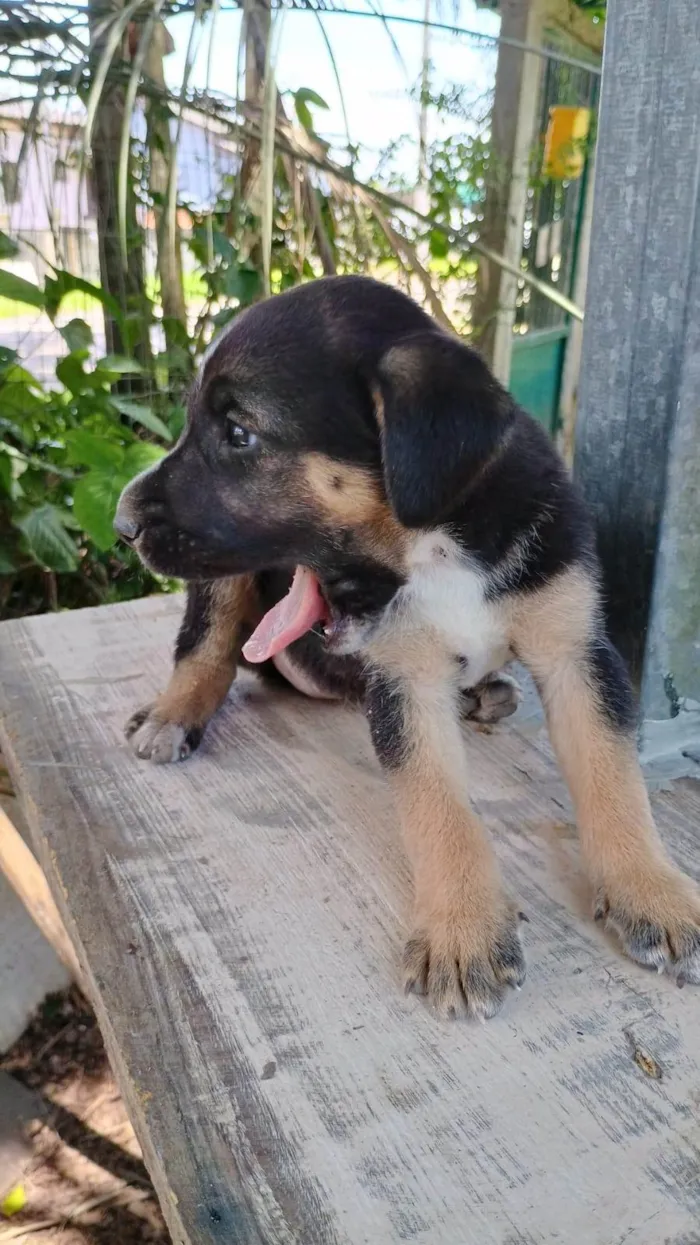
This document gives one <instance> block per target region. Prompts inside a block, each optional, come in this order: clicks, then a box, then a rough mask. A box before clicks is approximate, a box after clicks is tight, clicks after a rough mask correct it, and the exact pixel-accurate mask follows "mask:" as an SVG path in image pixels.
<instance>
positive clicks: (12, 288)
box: [0, 268, 46, 309]
mask: <svg viewBox="0 0 700 1245" xmlns="http://www.w3.org/2000/svg"><path fill="white" fill-rule="evenodd" d="M0 297H2V298H11V299H12V300H13V302H16V303H26V304H27V305H28V306H29V307H38V308H39V309H42V308H44V307H45V306H46V297H45V295H44V291H43V290H40V289H39V286H38V285H34V284H33V283H32V282H31V281H25V279H24V277H18V276H17V274H16V273H14V272H8V271H7V269H6V268H0Z"/></svg>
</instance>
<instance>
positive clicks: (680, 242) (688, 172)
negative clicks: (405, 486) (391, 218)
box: [574, 0, 700, 718]
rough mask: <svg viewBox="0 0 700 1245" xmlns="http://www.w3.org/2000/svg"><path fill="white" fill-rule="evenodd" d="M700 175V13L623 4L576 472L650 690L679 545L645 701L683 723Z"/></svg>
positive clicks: (617, 2)
mask: <svg viewBox="0 0 700 1245" xmlns="http://www.w3.org/2000/svg"><path fill="white" fill-rule="evenodd" d="M699 160H700V5H699V4H698V2H697V0H673V3H670V4H663V3H661V4H660V3H659V2H658V0H610V2H609V4H608V8H607V17H606V29H605V55H604V61H603V81H602V92H601V105H600V117H599V133H598V143H597V153H596V183H595V194H594V204H593V228H592V240H591V252H590V266H589V275H588V285H587V294H586V303H587V306H586V322H585V327H584V335H583V354H582V360H581V381H580V391H579V404H578V418H577V429H576V451H575V457H574V472H575V475H576V476H577V478H578V480H579V481H580V483H581V485H582V487H583V490H584V492H585V494H586V497H587V500H588V501H589V503H590V504H591V506H592V507H593V509H594V511H595V514H596V517H597V520H598V529H599V544H600V552H601V556H602V559H603V565H604V570H605V572H606V587H607V596H608V602H609V612H610V622H611V626H612V630H613V638H614V639H615V641H616V643H617V644H618V646H619V647H620V648H621V650H622V652H623V654H624V656H625V657H626V659H627V660H628V661H629V662H630V663H631V664H632V667H633V670H634V672H635V674H636V676H637V678H638V679H639V680H641V677H642V670H643V666H644V661H645V657H646V652H645V650H646V638H647V625H648V621H649V613H650V609H651V606H652V596H653V591H654V579H655V576H656V574H657V552H658V545H659V537H660V530H661V528H662V527H665V529H666V544H667V546H668V542H669V541H671V542H672V549H671V550H669V549H668V547H667V548H666V550H665V553H664V558H665V561H666V564H667V565H668V564H669V563H672V564H673V565H672V567H671V570H672V574H671V575H670V576H669V577H668V579H667V580H666V582H665V583H664V585H663V589H662V592H663V595H662V599H661V603H663V601H665V602H666V604H667V605H669V604H671V603H673V608H675V609H676V610H677V611H679V614H678V615H677V620H676V625H675V626H674V625H673V624H672V623H671V625H670V626H669V625H668V621H667V620H664V623H665V632H666V636H667V639H668V643H667V644H664V642H663V641H662V640H661V639H660V637H659V636H658V635H657V636H656V638H655V643H656V648H657V653H656V655H655V657H654V666H655V670H654V674H655V676H656V677H655V680H654V686H653V687H651V686H649V683H648V681H647V682H646V686H645V688H644V692H645V699H646V700H647V704H646V706H645V708H646V711H647V713H648V715H649V716H653V717H659V716H664V717H667V718H668V717H670V716H673V715H674V714H676V713H677V712H678V708H679V704H678V702H679V700H682V698H683V697H689V698H691V697H692V698H694V699H696V700H697V699H698V698H699V697H700V663H699V662H698V628H699V627H700V578H699V576H700V571H699V569H698V567H699V566H700V562H699V561H698V558H697V552H698V548H699V546H700V535H699V534H698V519H697V510H695V511H694V510H693V502H694V501H696V497H694V496H693V493H692V490H691V489H690V488H689V487H686V489H685V490H680V491H678V479H677V478H675V477H677V476H678V474H680V475H681V476H682V477H683V479H684V480H686V481H689V480H692V479H694V475H693V468H694V465H695V466H696V464H697V452H698V451H697V427H698V414H697V412H698V407H699V406H700V378H699V376H698V367H697V353H696V352H697V342H698V335H699V334H700V280H699V279H698V273H700V250H699V245H698V243H699V238H700V232H699V228H700V227H699V225H698V222H699V221H700V189H699V183H698V161H699ZM694 356H695V365H693V362H692V361H693V358H694ZM693 373H694V374H693ZM674 425H675V426H676V427H677V428H679V429H680V430H681V434H679V433H678V432H677V433H676V436H675V446H674ZM682 429H685V430H686V431H685V435H684V436H683V435H682ZM689 450H690V451H691V458H690V459H688V457H687V454H688V451H689ZM679 453H680V455H681V456H680V457H677V465H676V467H675V468H674V470H672V471H671V472H669V459H672V458H673V456H674V454H675V455H676V456H678V454H679ZM692 455H694V456H695V464H694V462H693V458H692ZM669 510H670V511H671V513H670V514H669ZM693 553H694V554H695V559H694V560H693ZM679 572H680V574H679ZM669 583H670V584H672V585H674V584H675V585H678V584H681V583H683V584H684V591H683V593H681V592H680V591H679V589H678V587H676V588H675V589H673V588H672V589H671V591H669V588H668V584H669ZM659 622H661V619H659ZM666 662H668V663H669V664H668V665H665V663H666ZM660 664H661V666H662V668H661V670H660V671H659V669H658V667H659V665H660ZM664 665H665V668H664ZM675 680H679V682H680V684H681V685H680V686H678V687H677V688H675V689H674V681H675Z"/></svg>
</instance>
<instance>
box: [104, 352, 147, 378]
mask: <svg viewBox="0 0 700 1245" xmlns="http://www.w3.org/2000/svg"><path fill="white" fill-rule="evenodd" d="M96 366H97V368H98V369H99V370H100V371H101V372H114V373H115V374H116V375H117V376H129V375H134V374H135V373H136V372H142V371H143V368H142V367H141V364H140V363H139V361H138V359H129V358H127V357H126V355H121V354H106V355H105V357H104V359H98V360H97V365H96Z"/></svg>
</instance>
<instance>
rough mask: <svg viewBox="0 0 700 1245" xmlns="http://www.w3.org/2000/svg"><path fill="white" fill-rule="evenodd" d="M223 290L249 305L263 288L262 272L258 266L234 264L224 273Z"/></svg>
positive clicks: (244, 304) (229, 295)
mask: <svg viewBox="0 0 700 1245" xmlns="http://www.w3.org/2000/svg"><path fill="white" fill-rule="evenodd" d="M221 290H222V293H224V294H226V295H228V297H229V298H237V299H238V301H239V303H241V304H242V306H244V307H247V306H248V304H249V303H251V302H252V301H253V299H254V298H255V297H256V295H257V294H259V293H260V291H261V290H262V281H261V279H260V273H259V272H258V270H257V268H249V267H248V266H247V265H245V264H240V265H239V264H232V265H231V267H230V268H227V269H226V270H225V271H224V272H223V274H222V282H221ZM220 314H221V312H219V315H220Z"/></svg>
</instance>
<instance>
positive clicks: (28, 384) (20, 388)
mask: <svg viewBox="0 0 700 1245" xmlns="http://www.w3.org/2000/svg"><path fill="white" fill-rule="evenodd" d="M45 405H46V399H45V396H44V393H43V391H42V388H41V385H40V384H39V381H37V380H36V379H35V378H34V377H33V376H32V374H31V372H28V371H27V370H26V368H23V367H20V366H19V364H17V363H13V364H11V366H10V367H8V369H7V371H6V372H5V373H4V375H3V378H2V383H0V410H2V413H3V417H4V418H5V419H7V420H13V421H17V422H21V421H22V420H28V419H32V418H34V417H36V416H38V415H39V414H40V413H41V412H42V411H43V410H44V407H45Z"/></svg>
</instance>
